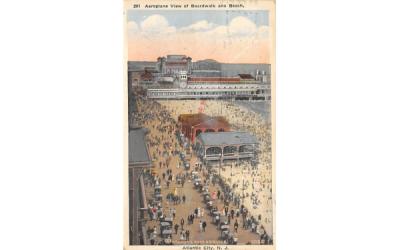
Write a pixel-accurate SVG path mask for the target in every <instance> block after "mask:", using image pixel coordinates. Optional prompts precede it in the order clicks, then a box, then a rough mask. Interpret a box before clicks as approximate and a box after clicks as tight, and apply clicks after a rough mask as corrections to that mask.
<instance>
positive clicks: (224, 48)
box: [127, 9, 270, 63]
mask: <svg viewBox="0 0 400 250" xmlns="http://www.w3.org/2000/svg"><path fill="white" fill-rule="evenodd" d="M194 13H195V15H194ZM127 19H128V20H127V21H128V25H127V28H128V31H127V32H128V46H129V47H128V59H129V60H131V61H135V60H138V61H139V60H140V61H155V60H156V59H157V57H159V56H165V55H168V54H183V55H187V56H191V57H192V58H193V60H194V61H197V60H202V59H214V60H217V61H219V62H226V63H269V54H270V53H269V52H270V36H269V35H270V31H269V26H268V12H267V11H260V10H245V11H240V10H239V11H238V10H196V12H194V11H185V10H140V9H138V10H129V11H128V13H127Z"/></svg>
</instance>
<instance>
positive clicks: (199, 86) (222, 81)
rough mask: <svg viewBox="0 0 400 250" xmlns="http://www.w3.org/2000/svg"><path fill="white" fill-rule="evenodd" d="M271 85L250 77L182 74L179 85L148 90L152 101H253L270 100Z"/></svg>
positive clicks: (148, 95) (155, 87)
mask: <svg viewBox="0 0 400 250" xmlns="http://www.w3.org/2000/svg"><path fill="white" fill-rule="evenodd" d="M270 93H271V91H270V85H267V84H265V83H262V82H261V81H257V80H255V79H254V78H253V77H252V76H250V75H243V74H240V75H239V76H237V77H192V76H188V77H186V75H185V74H181V75H180V77H179V85H174V86H173V87H171V86H169V87H164V86H154V87H148V88H147V97H148V98H151V99H252V100H270V96H271V94H270Z"/></svg>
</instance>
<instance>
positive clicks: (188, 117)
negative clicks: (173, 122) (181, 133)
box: [178, 113, 211, 126]
mask: <svg viewBox="0 0 400 250" xmlns="http://www.w3.org/2000/svg"><path fill="white" fill-rule="evenodd" d="M209 119H211V117H209V116H208V115H206V114H203V113H197V114H182V115H179V117H178V121H179V122H181V123H185V125H189V126H193V125H196V124H199V123H201V122H204V121H207V120H209Z"/></svg>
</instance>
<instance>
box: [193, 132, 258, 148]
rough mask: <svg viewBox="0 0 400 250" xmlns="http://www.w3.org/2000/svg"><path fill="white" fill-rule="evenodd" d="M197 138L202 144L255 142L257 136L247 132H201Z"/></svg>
mask: <svg viewBox="0 0 400 250" xmlns="http://www.w3.org/2000/svg"><path fill="white" fill-rule="evenodd" d="M197 139H198V140H199V141H200V142H201V143H202V144H203V145H204V146H217V145H242V144H257V143H258V141H257V138H256V137H255V136H253V135H252V134H250V133H248V132H239V131H232V132H211V133H201V134H200V135H199V136H198V137H197Z"/></svg>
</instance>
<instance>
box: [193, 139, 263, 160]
mask: <svg viewBox="0 0 400 250" xmlns="http://www.w3.org/2000/svg"><path fill="white" fill-rule="evenodd" d="M257 147H258V141H257V139H256V138H255V136H253V135H251V134H250V133H248V132H238V131H231V132H215V133H202V134H200V135H199V136H198V137H197V138H196V143H195V150H196V153H197V155H198V156H199V158H200V159H201V160H202V161H203V162H204V163H205V164H208V163H211V162H220V163H222V162H224V161H230V160H242V159H249V160H253V159H255V158H256V151H257Z"/></svg>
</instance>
